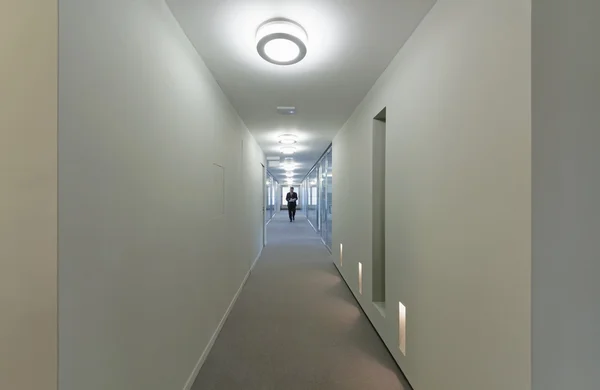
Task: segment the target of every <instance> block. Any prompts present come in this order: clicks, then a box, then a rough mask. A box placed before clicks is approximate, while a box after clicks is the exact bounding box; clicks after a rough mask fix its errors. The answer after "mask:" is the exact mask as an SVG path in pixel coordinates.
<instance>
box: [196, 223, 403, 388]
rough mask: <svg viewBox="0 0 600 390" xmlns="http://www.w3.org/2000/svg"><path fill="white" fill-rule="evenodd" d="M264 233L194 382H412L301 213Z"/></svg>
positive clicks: (208, 385) (332, 385)
mask: <svg viewBox="0 0 600 390" xmlns="http://www.w3.org/2000/svg"><path fill="white" fill-rule="evenodd" d="M267 237H268V244H267V246H266V247H265V248H264V250H263V253H262V256H261V258H260V259H259V261H258V263H257V264H256V267H255V269H254V270H253V272H252V274H251V275H250V277H249V279H248V282H247V283H246V285H245V287H244V289H243V291H242V293H241V295H240V297H239V299H238V301H237V303H236V304H235V306H234V308H233V310H232V312H231V314H230V316H229V318H228V320H227V322H226V323H225V325H224V327H223V330H222V331H221V333H220V335H219V338H218V339H217V341H216V343H215V345H214V347H213V349H212V351H211V353H210V355H209V356H208V359H207V360H206V362H205V364H204V366H203V367H202V369H201V371H200V374H199V375H198V377H197V380H196V382H195V384H194V386H193V387H192V390H237V389H239V390H284V389H285V390H321V389H322V390H364V389H377V390H408V389H410V387H409V386H408V384H407V383H406V382H405V380H404V378H403V376H402V373H401V372H400V370H399V369H398V368H397V366H396V365H395V363H394V361H393V360H392V358H391V357H390V355H389V353H388V351H387V350H386V348H385V346H384V345H383V343H382V342H381V340H380V339H379V337H378V336H377V334H376V332H375V330H374V329H373V328H372V326H371V324H370V323H369V321H368V320H367V318H366V316H365V315H364V314H363V313H362V311H361V310H360V309H359V307H358V305H357V303H356V301H355V299H354V297H353V296H352V294H351V293H350V291H349V290H348V288H347V286H346V285H345V284H344V282H343V281H342V279H341V278H340V276H339V274H338V272H337V270H336V268H335V266H334V265H333V263H332V261H331V258H330V254H329V252H328V250H327V249H326V247H325V246H324V245H323V243H322V241H321V239H320V238H319V236H318V235H317V234H316V233H315V231H314V230H313V229H312V227H311V226H310V225H309V224H308V222H307V220H306V217H304V216H303V215H302V213H300V212H299V213H298V215H297V217H296V222H295V223H293V224H292V223H290V222H289V221H288V220H287V214H286V212H285V211H283V212H280V213H278V214H277V215H275V217H274V218H273V220H272V221H271V222H270V223H269V225H268V227H267Z"/></svg>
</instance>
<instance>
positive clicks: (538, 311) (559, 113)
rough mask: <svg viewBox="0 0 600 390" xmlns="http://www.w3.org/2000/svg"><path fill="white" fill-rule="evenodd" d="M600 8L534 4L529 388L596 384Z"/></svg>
mask: <svg viewBox="0 0 600 390" xmlns="http://www.w3.org/2000/svg"><path fill="white" fill-rule="evenodd" d="M598 16H600V2H598V1H596V0H574V1H568V2H565V1H560V0H534V1H533V27H532V28H533V31H532V33H533V41H532V42H533V58H532V61H533V175H534V176H533V178H534V181H533V205H534V207H533V388H534V389H535V390H559V389H561V390H562V389H577V390H595V389H598V387H599V383H600V326H599V323H600V281H599V278H600V240H599V239H600V173H599V172H600V154H599V153H598V147H599V146H600V46H599V44H598V38H599V37H600V25H599V24H598Z"/></svg>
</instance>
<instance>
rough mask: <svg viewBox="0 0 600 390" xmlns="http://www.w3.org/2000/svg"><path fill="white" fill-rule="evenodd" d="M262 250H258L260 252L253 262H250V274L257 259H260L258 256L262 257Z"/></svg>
mask: <svg viewBox="0 0 600 390" xmlns="http://www.w3.org/2000/svg"><path fill="white" fill-rule="evenodd" d="M263 249H264V247H262V248H260V252H258V256H256V259H254V261H253V262H252V265H251V266H250V271H249V272H252V270H253V269H254V267H255V266H256V263H257V262H258V259H260V256H262V251H263Z"/></svg>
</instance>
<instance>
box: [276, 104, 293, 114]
mask: <svg viewBox="0 0 600 390" xmlns="http://www.w3.org/2000/svg"><path fill="white" fill-rule="evenodd" d="M277 112H278V113H279V114H281V115H294V114H295V113H296V107H282V106H279V107H277Z"/></svg>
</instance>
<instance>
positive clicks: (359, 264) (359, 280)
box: [358, 262, 363, 295]
mask: <svg viewBox="0 0 600 390" xmlns="http://www.w3.org/2000/svg"><path fill="white" fill-rule="evenodd" d="M362 279H363V278H362V263H360V262H359V263H358V293H359V294H360V295H362Z"/></svg>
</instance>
